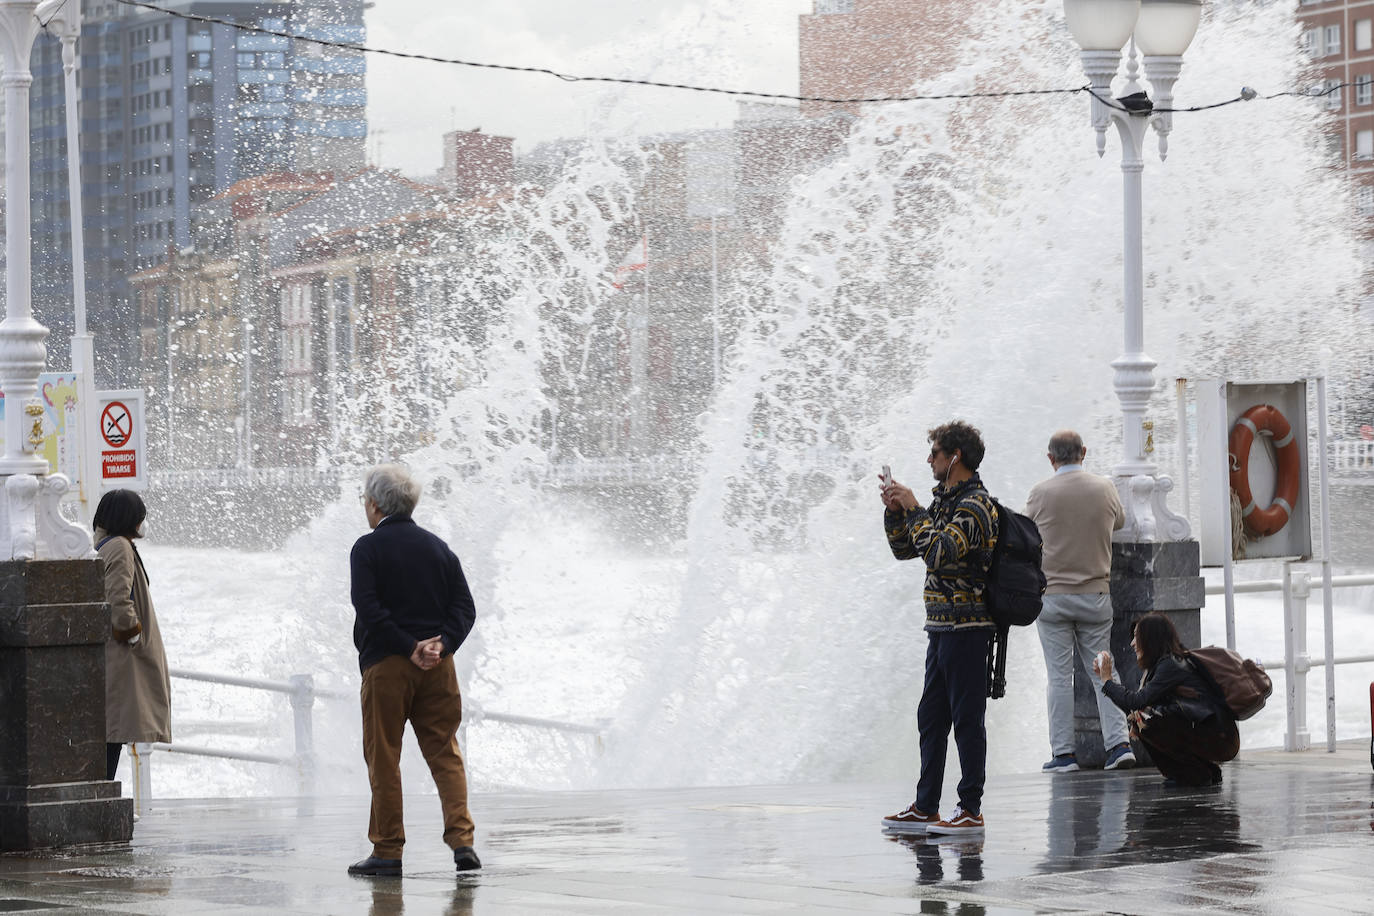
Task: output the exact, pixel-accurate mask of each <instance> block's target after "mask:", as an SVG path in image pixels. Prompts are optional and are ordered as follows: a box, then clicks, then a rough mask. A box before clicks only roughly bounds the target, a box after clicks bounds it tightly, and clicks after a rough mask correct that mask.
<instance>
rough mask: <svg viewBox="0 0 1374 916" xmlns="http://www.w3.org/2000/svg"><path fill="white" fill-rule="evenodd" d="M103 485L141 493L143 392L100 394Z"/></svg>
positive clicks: (97, 397)
mask: <svg viewBox="0 0 1374 916" xmlns="http://www.w3.org/2000/svg"><path fill="white" fill-rule="evenodd" d="M96 401H97V403H98V404H99V405H100V413H99V415H98V421H97V422H98V423H99V429H100V441H99V443H98V445H99V446H100V482H101V484H102V485H104V486H105V487H106V488H114V487H125V488H128V489H131V490H141V489H143V487H144V486H145V480H144V474H143V457H144V455H145V454H146V452H145V450H144V445H143V392H142V391H141V390H124V391H100V392H97V393H96Z"/></svg>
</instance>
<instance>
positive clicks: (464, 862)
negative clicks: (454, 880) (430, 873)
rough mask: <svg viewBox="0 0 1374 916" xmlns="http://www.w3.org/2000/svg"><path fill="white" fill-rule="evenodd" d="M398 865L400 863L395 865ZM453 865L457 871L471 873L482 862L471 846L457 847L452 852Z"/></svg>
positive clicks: (480, 865) (479, 866)
mask: <svg viewBox="0 0 1374 916" xmlns="http://www.w3.org/2000/svg"><path fill="white" fill-rule="evenodd" d="M396 864H397V865H399V864H400V863H399V862H398V863H396ZM453 864H454V865H456V866H457V867H458V870H459V871H472V870H473V869H476V868H481V867H482V860H481V859H479V858H477V851H476V850H474V849H473V848H472V847H471V846H459V847H458V848H457V849H455V850H453Z"/></svg>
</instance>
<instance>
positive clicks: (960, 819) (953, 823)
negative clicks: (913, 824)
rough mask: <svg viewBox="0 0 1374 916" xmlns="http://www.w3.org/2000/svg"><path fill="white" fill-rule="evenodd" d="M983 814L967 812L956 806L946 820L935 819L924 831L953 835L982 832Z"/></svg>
mask: <svg viewBox="0 0 1374 916" xmlns="http://www.w3.org/2000/svg"><path fill="white" fill-rule="evenodd" d="M982 832H983V815H981V814H969V813H968V812H967V811H965V810H964V809H963V808H960V807H956V808H955V809H954V813H953V814H952V815H950V816H949V819H948V820H943V821H936V822H935V823H934V824H931V825H930V826H929V827H927V828H926V833H940V834H947V835H950V836H955V835H958V834H964V833H982Z"/></svg>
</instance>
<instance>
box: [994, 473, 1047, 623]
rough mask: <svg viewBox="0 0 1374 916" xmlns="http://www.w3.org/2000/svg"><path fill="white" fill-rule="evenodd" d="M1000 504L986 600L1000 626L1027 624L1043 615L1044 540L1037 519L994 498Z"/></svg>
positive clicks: (997, 505) (995, 504) (996, 503)
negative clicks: (1009, 507)
mask: <svg viewBox="0 0 1374 916" xmlns="http://www.w3.org/2000/svg"><path fill="white" fill-rule="evenodd" d="M992 504H993V505H994V506H996V507H997V544H996V546H994V547H993V549H992V558H991V559H990V560H989V561H988V576H987V586H986V588H985V590H984V592H983V600H984V601H986V602H987V606H988V613H990V614H991V615H992V620H993V623H995V624H997V626H998V628H999V629H1005V628H1007V627H1028V626H1030V625H1031V624H1033V623H1035V618H1037V617H1039V616H1040V606H1041V598H1042V597H1043V596H1044V594H1045V571H1044V570H1043V569H1041V568H1040V561H1041V559H1042V558H1043V557H1044V555H1045V545H1044V542H1043V541H1041V540H1040V529H1039V528H1038V527H1037V526H1036V524H1035V522H1033V521H1031V520H1030V519H1028V518H1026V517H1025V516H1024V515H1022V514H1021V513H1019V512H1013V511H1012V510H1010V509H1008V508H1007V507H1006V506H1004V505H1002V504H1001V503H999V502H998V501H997V500H995V499H994V500H993V501H992Z"/></svg>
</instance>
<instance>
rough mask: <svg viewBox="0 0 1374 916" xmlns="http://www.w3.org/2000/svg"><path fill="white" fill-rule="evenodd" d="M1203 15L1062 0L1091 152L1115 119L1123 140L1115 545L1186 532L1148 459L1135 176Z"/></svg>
mask: <svg viewBox="0 0 1374 916" xmlns="http://www.w3.org/2000/svg"><path fill="white" fill-rule="evenodd" d="M1201 13H1202V2H1201V0H1064V18H1065V21H1066V23H1067V24H1068V27H1069V31H1070V32H1072V33H1073V37H1074V40H1075V41H1076V42H1078V46H1079V48H1081V49H1082V60H1083V71H1084V73H1085V74H1086V75H1087V77H1088V81H1089V83H1090V84H1091V86H1092V93H1093V98H1092V101H1091V103H1090V104H1091V116H1092V125H1093V129H1094V130H1095V131H1096V132H1097V154H1098V155H1099V156H1101V155H1102V154H1103V153H1104V152H1105V151H1106V131H1107V125H1108V124H1109V123H1111V124H1115V125H1116V128H1117V133H1118V135H1119V136H1120V138H1121V174H1122V180H1123V222H1124V230H1123V235H1124V247H1123V254H1124V260H1125V289H1124V312H1125V335H1124V336H1125V347H1124V350H1125V352H1123V353H1122V354H1121V356H1119V357H1117V358H1116V359H1115V360H1113V362H1112V368H1113V369H1114V370H1116V372H1115V376H1114V378H1113V387H1114V388H1115V389H1116V396H1117V400H1118V401H1120V402H1121V414H1122V440H1123V446H1124V454H1123V456H1122V460H1121V462H1120V463H1119V464H1117V465H1116V467H1114V468H1113V469H1112V474H1113V477H1114V478H1115V480H1116V485H1117V489H1118V490H1119V491H1120V493H1121V503H1122V506H1123V507H1124V508H1125V510H1126V525H1125V527H1124V528H1122V529H1121V530H1120V531H1119V532H1117V535H1116V540H1118V541H1129V542H1150V541H1181V540H1185V539H1187V538H1188V536H1189V534H1190V530H1189V525H1188V520H1187V519H1186V518H1184V517H1183V516H1180V515H1177V514H1175V513H1174V512H1172V511H1171V510H1170V509H1169V507H1168V504H1167V498H1168V494H1169V491H1170V490H1172V489H1173V481H1172V480H1171V479H1170V478H1168V477H1164V476H1160V474H1159V469H1158V467H1157V466H1156V465H1155V463H1154V459H1153V458H1152V457H1151V453H1152V452H1153V450H1154V448H1153V435H1152V431H1153V424H1152V423H1151V422H1150V421H1149V420H1148V419H1147V418H1146V414H1147V411H1148V408H1149V403H1150V398H1151V396H1152V395H1153V393H1154V389H1155V379H1154V370H1155V361H1154V360H1152V359H1151V358H1150V357H1149V355H1148V354H1146V352H1145V306H1144V273H1145V271H1144V255H1143V238H1142V237H1143V228H1142V227H1143V214H1142V173H1143V172H1144V169H1145V155H1144V148H1145V140H1146V137H1147V135H1148V133H1149V128H1151V127H1153V128H1154V130H1155V133H1156V134H1157V135H1158V137H1159V157H1160V159H1164V158H1165V157H1166V156H1167V155H1168V136H1169V132H1170V131H1171V130H1172V129H1173V121H1172V115H1171V114H1170V113H1169V112H1168V111H1156V110H1155V109H1167V108H1169V107H1170V106H1171V105H1172V103H1173V87H1174V83H1175V82H1176V81H1177V80H1178V74H1179V71H1180V69H1181V68H1182V65H1183V52H1184V51H1185V50H1187V47H1188V45H1189V44H1190V43H1191V42H1192V40H1193V36H1194V35H1195V34H1196V32H1197V27H1198V22H1199V20H1200V18H1201ZM1128 42H1129V43H1130V44H1129V48H1128V52H1127V56H1126V86H1125V88H1124V90H1123V92H1122V93H1121V96H1120V98H1118V99H1112V98H1111V87H1112V79H1113V78H1114V77H1115V76H1116V73H1117V70H1118V69H1119V67H1120V64H1121V50H1122V46H1123V45H1127V43H1128ZM1137 49H1139V50H1140V51H1141V52H1143V54H1144V63H1145V72H1144V76H1145V79H1146V80H1148V82H1149V83H1150V86H1151V88H1152V89H1153V93H1147V92H1146V91H1145V89H1144V88H1143V87H1142V86H1141V84H1140V82H1139V79H1140V76H1141V73H1140V64H1139V62H1138V60H1137V54H1136V51H1137Z"/></svg>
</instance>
